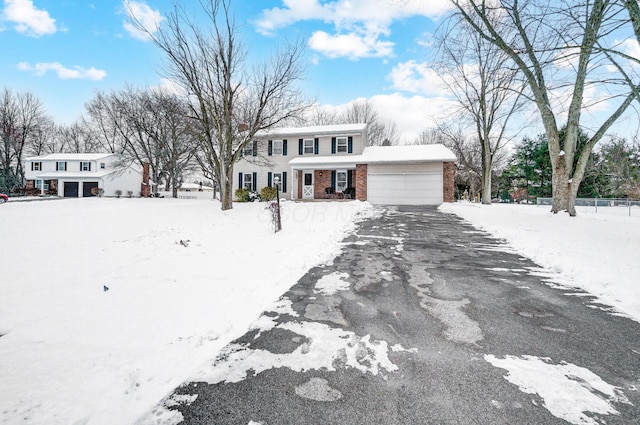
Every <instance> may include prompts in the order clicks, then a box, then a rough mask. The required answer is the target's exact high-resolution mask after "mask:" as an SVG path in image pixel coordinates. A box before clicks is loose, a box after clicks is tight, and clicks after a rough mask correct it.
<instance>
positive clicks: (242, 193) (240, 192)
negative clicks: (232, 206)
mask: <svg viewBox="0 0 640 425" xmlns="http://www.w3.org/2000/svg"><path fill="white" fill-rule="evenodd" d="M250 193H251V192H249V191H248V190H247V189H244V188H242V187H241V188H238V189H236V191H235V196H236V199H237V200H238V202H249V194H250Z"/></svg>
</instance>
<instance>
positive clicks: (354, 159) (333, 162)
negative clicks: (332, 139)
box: [289, 155, 363, 170]
mask: <svg viewBox="0 0 640 425" xmlns="http://www.w3.org/2000/svg"><path fill="white" fill-rule="evenodd" d="M356 164H363V162H362V155H349V156H346V155H345V156H308V157H298V158H294V159H292V160H291V161H289V166H290V167H291V168H292V169H294V170H331V169H340V168H342V169H354V170H355V168H356Z"/></svg>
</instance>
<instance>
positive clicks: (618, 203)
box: [536, 198, 640, 215]
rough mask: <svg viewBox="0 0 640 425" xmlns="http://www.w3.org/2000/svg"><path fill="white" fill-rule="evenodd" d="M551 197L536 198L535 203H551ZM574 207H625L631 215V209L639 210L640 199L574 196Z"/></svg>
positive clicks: (596, 209)
mask: <svg viewBox="0 0 640 425" xmlns="http://www.w3.org/2000/svg"><path fill="white" fill-rule="evenodd" d="M552 203H553V198H536V205H551V204H552ZM575 205H576V207H593V208H594V209H595V211H596V212H598V208H611V207H617V208H626V209H627V210H628V211H629V215H631V211H632V210H634V209H635V210H636V212H637V213H638V212H640V211H639V209H640V200H638V199H635V200H634V199H629V198H576V204H575Z"/></svg>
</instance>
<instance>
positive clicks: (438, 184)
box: [367, 172, 442, 205]
mask: <svg viewBox="0 0 640 425" xmlns="http://www.w3.org/2000/svg"><path fill="white" fill-rule="evenodd" d="M367 200H368V201H369V202H371V203H372V204H374V205H380V204H386V205H440V204H441V203H442V173H440V172H429V173H419V174H401V173H393V174H391V173H390V174H369V175H368V176H367Z"/></svg>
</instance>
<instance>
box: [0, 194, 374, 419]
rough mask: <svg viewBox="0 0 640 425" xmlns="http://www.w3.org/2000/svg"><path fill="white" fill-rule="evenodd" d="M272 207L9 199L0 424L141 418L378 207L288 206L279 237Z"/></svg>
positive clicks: (1, 271)
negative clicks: (272, 224)
mask: <svg viewBox="0 0 640 425" xmlns="http://www.w3.org/2000/svg"><path fill="white" fill-rule="evenodd" d="M187 195H188V194H187ZM192 195H200V194H195V193H194V194H192ZM207 196H208V197H210V196H211V195H207ZM264 207H265V204H264V203H251V204H239V203H236V204H234V209H233V210H232V211H227V212H222V211H220V207H219V204H218V203H217V201H211V200H190V199H189V200H185V199H178V200H174V199H98V198H92V199H80V200H56V201H42V202H14V201H11V202H9V203H7V204H5V205H2V206H1V207H0V335H2V336H0V424H47V425H56V424H65V425H67V424H78V425H79V424H89V425H99V424H100V425H101V424H104V425H107V424H108V425H113V424H129V423H133V422H134V421H135V420H136V419H137V418H138V417H139V416H140V415H141V414H143V413H144V412H146V411H147V410H149V409H150V408H152V407H153V406H154V405H155V404H156V403H157V402H159V401H160V399H161V398H163V397H164V396H166V395H167V394H168V393H169V392H170V391H171V390H172V389H173V388H174V387H176V386H178V385H179V384H180V383H182V382H183V381H184V380H185V379H187V378H188V377H189V376H190V374H191V373H192V372H193V371H194V369H196V368H197V367H198V366H199V365H200V364H201V363H203V362H205V361H206V360H208V359H211V358H213V357H215V355H216V354H217V353H218V352H219V351H220V349H221V348H223V347H224V346H225V345H227V344H228V343H229V342H230V341H232V340H233V339H235V338H237V337H239V336H241V335H242V334H243V333H244V332H245V331H246V330H247V329H248V328H249V326H250V324H251V323H252V322H254V321H255V320H256V319H257V318H258V316H259V315H260V313H261V312H262V311H263V310H265V309H266V308H268V307H269V306H270V305H271V304H272V303H273V302H274V301H275V300H276V299H277V298H278V297H279V296H280V295H281V294H282V293H284V292H285V291H286V290H287V289H289V288H290V287H291V286H292V285H294V284H295V283H296V282H297V280H298V279H299V278H300V277H301V276H302V275H303V274H304V273H305V272H306V271H307V270H308V269H309V268H310V267H312V266H314V265H316V264H319V263H322V262H326V261H329V260H331V259H332V258H333V257H334V256H335V255H336V254H337V253H338V252H339V249H340V245H339V242H340V240H341V239H342V238H343V237H344V235H345V233H346V232H348V231H349V230H350V229H353V228H354V221H355V220H357V219H358V217H365V216H367V215H369V214H372V213H373V209H372V207H371V206H370V205H369V204H368V203H362V202H358V201H353V202H339V203H338V202H336V203H328V202H322V203H293V202H284V203H283V210H284V212H283V231H282V232H280V233H277V234H274V233H273V232H272V231H271V230H270V226H269V215H268V212H267V211H265V209H264Z"/></svg>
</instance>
